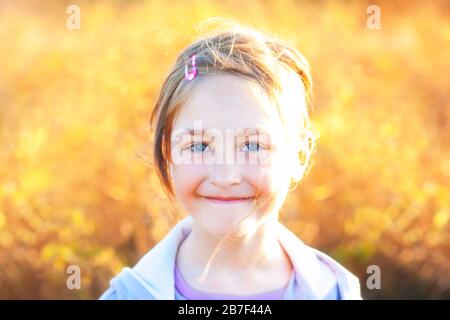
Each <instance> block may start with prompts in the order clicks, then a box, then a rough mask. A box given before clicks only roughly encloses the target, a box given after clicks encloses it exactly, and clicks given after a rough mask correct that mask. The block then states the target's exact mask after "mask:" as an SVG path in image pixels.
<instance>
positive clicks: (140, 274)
mask: <svg viewBox="0 0 450 320" xmlns="http://www.w3.org/2000/svg"><path fill="white" fill-rule="evenodd" d="M277 223H278V226H277V227H278V240H279V242H280V244H281V246H282V247H283V248H284V250H285V251H286V253H287V255H288V256H289V258H290V259H291V262H292V265H293V267H294V270H295V280H296V282H297V285H296V286H295V290H294V292H292V296H293V297H292V298H293V299H326V298H327V296H328V295H329V294H330V292H331V291H332V290H333V289H335V288H336V286H337V288H338V290H339V294H340V296H341V299H361V296H360V287H359V280H358V278H356V277H355V276H354V275H353V274H351V273H350V272H349V271H347V270H346V269H345V268H344V267H343V266H341V265H340V264H339V263H337V262H336V261H335V260H333V259H332V258H331V257H329V256H327V255H326V254H324V253H322V252H320V251H318V250H316V249H313V248H311V247H309V246H307V245H305V244H304V243H303V242H302V241H301V240H300V239H299V238H298V237H297V236H296V235H295V234H294V233H292V232H291V231H290V230H289V229H287V228H286V227H285V226H284V225H282V224H281V223H279V222H277ZM191 225H192V217H191V216H187V217H186V218H184V219H182V220H181V221H180V222H178V223H177V224H176V225H175V226H174V227H173V228H172V230H170V232H169V233H168V234H167V235H166V236H165V237H164V238H163V239H162V240H161V241H160V242H159V243H158V244H157V245H156V246H155V247H154V248H153V249H151V250H150V251H149V252H148V253H147V254H146V255H144V256H143V257H142V258H141V260H140V261H139V262H138V263H137V264H136V265H135V266H134V267H133V269H129V268H125V269H124V271H123V273H125V274H127V276H128V277H129V276H131V277H133V276H134V278H135V279H134V280H137V281H138V282H139V283H140V284H141V285H142V286H143V287H144V289H143V290H144V291H148V293H150V295H151V296H153V297H154V299H164V300H173V299H175V289H174V288H175V283H174V268H175V261H176V254H177V251H178V246H179V245H180V244H181V242H182V241H183V240H184V239H185V238H186V237H187V235H188V234H189V233H190V231H191ZM135 294H136V293H135ZM137 295H139V294H137ZM137 298H139V297H137ZM141 298H142V297H141Z"/></svg>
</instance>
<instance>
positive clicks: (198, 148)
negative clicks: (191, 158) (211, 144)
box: [190, 143, 207, 152]
mask: <svg viewBox="0 0 450 320" xmlns="http://www.w3.org/2000/svg"><path fill="white" fill-rule="evenodd" d="M206 147H207V144H206V143H193V144H191V145H190V149H191V151H192V152H203V151H205V149H206Z"/></svg>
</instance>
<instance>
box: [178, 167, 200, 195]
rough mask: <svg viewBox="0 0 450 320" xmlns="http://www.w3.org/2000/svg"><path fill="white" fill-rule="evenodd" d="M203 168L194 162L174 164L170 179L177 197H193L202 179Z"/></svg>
mask: <svg viewBox="0 0 450 320" xmlns="http://www.w3.org/2000/svg"><path fill="white" fill-rule="evenodd" d="M204 175H205V168H204V166H202V165H196V164H181V165H174V166H173V169H172V179H173V184H174V189H175V192H176V194H177V197H178V198H179V199H180V200H181V201H183V200H188V198H189V197H193V196H194V195H195V193H196V190H197V189H198V187H199V185H200V184H201V182H202V181H203V179H204Z"/></svg>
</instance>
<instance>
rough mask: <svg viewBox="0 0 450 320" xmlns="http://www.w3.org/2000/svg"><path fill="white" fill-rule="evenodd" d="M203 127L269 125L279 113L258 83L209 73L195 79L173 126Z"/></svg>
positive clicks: (277, 119)
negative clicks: (200, 125) (199, 125)
mask: <svg viewBox="0 0 450 320" xmlns="http://www.w3.org/2000/svg"><path fill="white" fill-rule="evenodd" d="M198 121H200V122H202V125H203V127H204V128H209V127H211V128H223V129H229V128H236V129H247V128H249V129H254V128H266V129H269V130H271V129H273V128H275V127H279V125H280V124H281V123H280V121H281V120H280V117H279V116H278V114H277V111H276V108H275V107H274V106H273V105H272V104H271V102H270V99H269V97H268V96H267V94H266V93H265V92H264V90H263V89H262V87H261V86H260V85H259V84H257V83H255V82H253V81H250V80H247V79H244V78H242V77H238V76H234V75H227V74H224V75H213V76H207V77H204V78H201V79H199V82H198V83H196V84H195V86H194V88H193V89H192V91H191V92H190V95H189V97H188V98H187V99H186V101H185V102H184V103H183V105H182V106H181V109H180V111H179V113H178V115H177V117H176V119H175V121H174V126H173V127H174V129H180V128H189V127H192V126H193V124H194V122H198Z"/></svg>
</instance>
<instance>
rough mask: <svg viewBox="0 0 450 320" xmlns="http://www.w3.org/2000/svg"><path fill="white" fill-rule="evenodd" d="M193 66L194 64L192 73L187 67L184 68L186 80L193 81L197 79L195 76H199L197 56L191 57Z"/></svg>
mask: <svg viewBox="0 0 450 320" xmlns="http://www.w3.org/2000/svg"><path fill="white" fill-rule="evenodd" d="M191 64H192V68H191V71H188V66H187V65H186V66H185V68H184V78H185V79H186V80H192V79H194V78H195V76H196V75H197V73H198V71H197V65H196V64H195V54H193V55H192V57H191Z"/></svg>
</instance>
